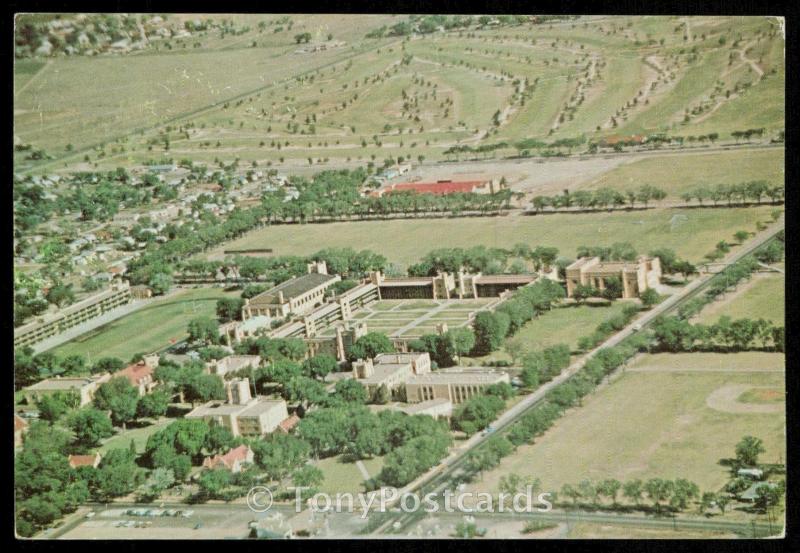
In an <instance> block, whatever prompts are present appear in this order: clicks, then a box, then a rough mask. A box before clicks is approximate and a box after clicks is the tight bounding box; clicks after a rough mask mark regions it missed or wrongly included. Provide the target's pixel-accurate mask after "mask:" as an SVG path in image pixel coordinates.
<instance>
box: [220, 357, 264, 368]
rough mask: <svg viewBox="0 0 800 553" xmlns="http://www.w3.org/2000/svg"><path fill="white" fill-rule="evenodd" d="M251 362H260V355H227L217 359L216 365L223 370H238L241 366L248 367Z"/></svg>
mask: <svg viewBox="0 0 800 553" xmlns="http://www.w3.org/2000/svg"><path fill="white" fill-rule="evenodd" d="M252 363H255V364H256V365H258V364H259V363H261V357H259V356H258V355H229V356H228V357H223V358H222V359H219V360H218V361H217V367H219V368H221V369H222V370H223V371H225V372H228V371H238V370H239V369H241V368H243V367H249V366H250V365H251V364H252Z"/></svg>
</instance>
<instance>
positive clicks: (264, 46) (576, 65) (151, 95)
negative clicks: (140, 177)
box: [14, 14, 785, 169]
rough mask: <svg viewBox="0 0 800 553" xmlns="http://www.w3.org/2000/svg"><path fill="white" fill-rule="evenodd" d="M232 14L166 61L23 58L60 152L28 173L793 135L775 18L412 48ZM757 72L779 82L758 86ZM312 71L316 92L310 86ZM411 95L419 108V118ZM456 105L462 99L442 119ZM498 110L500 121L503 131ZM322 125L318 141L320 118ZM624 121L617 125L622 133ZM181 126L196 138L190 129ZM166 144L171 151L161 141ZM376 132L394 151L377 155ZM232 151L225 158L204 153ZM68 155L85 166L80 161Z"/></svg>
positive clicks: (344, 23) (37, 120)
mask: <svg viewBox="0 0 800 553" xmlns="http://www.w3.org/2000/svg"><path fill="white" fill-rule="evenodd" d="M234 17H235V18H236V20H237V21H238V22H239V24H242V25H249V26H250V27H251V30H250V31H248V32H246V33H244V34H243V35H241V36H229V37H227V38H223V37H219V36H218V35H217V33H210V34H208V33H206V34H204V35H203V36H197V37H194V36H193V37H192V38H191V39H187V40H185V41H183V40H177V41H175V45H174V46H175V48H174V50H169V51H167V50H165V49H164V48H161V49H160V50H158V51H157V50H155V49H148V50H147V51H146V52H142V53H140V54H136V55H127V56H97V57H84V56H73V57H55V58H52V59H50V60H49V61H48V63H49V65H48V66H47V67H46V68H44V69H42V68H41V61H39V60H23V61H18V62H17V63H16V64H15V87H16V90H17V92H18V94H17V97H16V98H15V112H14V131H15V135H16V136H17V137H18V138H19V140H20V141H22V142H29V143H32V144H33V145H34V146H36V147H42V148H44V149H45V150H47V151H48V153H50V154H51V155H55V156H56V157H57V159H56V160H54V161H51V162H48V161H44V162H35V163H30V162H29V161H27V160H25V159H24V157H25V156H24V155H20V156H19V157H18V162H19V165H20V166H21V167H23V168H25V169H29V168H33V167H36V166H39V167H48V168H54V167H56V166H57V167H58V168H59V169H60V168H61V167H62V165H63V162H66V163H67V164H68V165H69V164H76V165H82V164H83V157H84V155H85V154H86V151H83V150H81V148H82V147H84V146H89V145H92V146H94V145H96V146H98V148H99V149H103V150H104V151H105V153H104V154H103V156H101V155H100V154H99V149H98V151H97V152H89V155H90V157H91V161H92V162H98V164H99V165H100V166H103V167H114V166H115V165H119V164H129V163H134V162H141V161H143V160H145V159H147V158H152V157H159V156H160V155H161V153H167V155H175V156H178V157H181V158H188V159H192V160H196V161H212V160H213V159H214V158H215V157H218V156H226V155H227V156H229V157H234V156H238V157H240V158H241V159H242V160H243V162H244V161H247V162H248V163H249V162H252V161H258V162H259V163H264V162H273V163H276V164H277V163H278V162H279V160H280V158H285V160H286V161H285V163H286V164H287V165H296V164H297V163H298V162H300V163H305V158H307V157H309V156H310V157H313V158H314V159H315V160H316V159H325V158H330V159H331V160H336V161H339V162H341V161H344V160H345V159H347V158H356V157H358V156H363V157H364V159H369V158H371V157H372V156H373V155H374V156H375V158H377V159H383V158H385V157H387V156H388V155H392V156H398V155H403V156H405V157H406V158H416V156H418V155H425V157H426V158H427V159H428V160H434V159H442V158H443V157H444V156H443V150H445V149H446V148H448V147H450V146H452V145H454V144H457V143H470V144H472V145H478V144H481V143H489V142H497V141H508V142H513V141H516V140H519V139H521V138H527V137H535V138H542V139H556V138H565V137H568V138H572V137H575V136H580V135H585V136H587V137H590V138H593V137H597V136H601V135H604V134H612V133H621V134H630V133H636V132H654V131H662V130H663V131H670V132H673V133H677V134H682V135H697V134H701V133H708V132H719V133H720V134H721V137H723V138H727V137H728V136H729V133H730V132H731V131H732V130H735V129H742V128H752V127H765V128H766V129H767V131H768V132H769V133H772V132H774V131H777V130H780V129H783V127H784V125H785V123H784V112H785V107H784V103H785V94H784V90H783V89H784V73H785V69H784V60H783V57H782V52H783V43H784V41H783V39H782V38H781V37H780V36H779V35H775V36H773V34H772V31H773V30H774V27H773V23H771V22H769V21H767V20H766V19H765V18H730V17H719V18H712V19H709V20H705V19H702V18H699V19H698V18H695V19H692V22H693V24H694V22H695V21H697V22H700V21H702V23H697V24H698V25H700V28H701V29H703V30H702V31H700V32H698V35H697V36H692V37H687V39H686V40H685V41H684V40H683V37H682V33H681V32H678V31H676V30H675V29H676V20H675V19H674V18H671V17H647V18H620V19H618V20H617V23H618V24H619V27H618V26H617V23H615V24H613V25H610V24H609V23H608V22H596V21H594V20H592V19H591V18H584V19H582V20H580V21H578V22H574V24H569V25H566V24H565V25H558V26H554V27H552V28H551V27H547V28H545V27H544V26H541V25H539V26H530V25H522V26H517V27H511V28H500V29H491V28H482V29H476V28H473V29H470V30H469V31H468V32H460V31H454V32H449V33H435V34H433V35H428V36H426V37H424V38H422V39H420V40H417V39H415V40H411V41H407V42H405V43H404V44H403V45H402V46H401V45H400V39H399V37H386V38H383V39H379V40H374V39H365V38H364V35H365V34H366V33H367V32H368V31H369V30H371V29H375V28H377V27H379V26H381V25H391V24H393V23H396V22H398V21H400V20H401V19H404V17H403V16H392V15H372V16H357V17H340V16H338V17H337V16H325V15H294V16H292V18H293V19H294V20H295V27H294V31H291V32H287V30H283V31H282V32H280V33H277V34H275V33H272V32H270V31H269V30H268V31H267V32H265V33H259V32H257V31H256V24H257V22H258V21H259V20H262V19H263V17H264V16H262V15H248V14H241V15H237V16H234ZM623 25H624V28H623ZM179 26H180V24H179ZM677 27H682V24H680V23H678V24H677ZM302 29H306V30H308V31H309V32H311V33H312V35H313V37H314V38H313V39H314V41H315V42H318V41H319V42H324V40H325V36H326V35H327V34H328V33H330V34H331V35H332V36H333V37H334V38H335V40H344V41H345V42H346V44H344V45H341V46H339V47H336V48H332V49H328V50H326V51H319V52H315V53H314V54H298V53H295V50H296V49H297V45H296V44H295V43H294V41H293V39H292V35H293V34H294V33H296V32H302V31H300V30H302ZM734 35H735V36H737V37H739V38H740V40H739V41H737V43H739V44H738V45H737V46H736V47H734V46H733V45H731V44H730V42H732V39H731V40H729V43H728V44H724V43H721V42H720V41H719V38H720V37H721V36H723V37H724V36H730V37H733V36H734ZM254 43H255V44H254ZM739 49H741V51H742V54H741V55H742V56H744V57H742V58H739V57H738V56H739V51H740V50H739ZM404 55H406V56H408V59H405V60H404V59H403V58H404ZM731 57H732V58H731ZM646 59H657V60H659V61H658V63H659V64H660V65H661V66H663V67H664V75H667V74H669V75H671V79H670V84H669V86H663V85H660V86H659V87H657V88H655V89H654V92H653V93H652V94H650V95H649V97H648V98H647V100H646V101H641V102H639V103H638V104H637V105H636V106H635V108H634V107H632V104H631V102H632V101H633V100H634V99H637V98H643V97H642V96H641V94H643V93H644V91H645V90H649V85H650V84H654V83H653V81H652V76H649V75H651V74H652V73H653V69H652V68H651V67H648V65H651V64H649V63H648V62H646V61H645V60H646ZM729 59H733V61H732V62H731V63H730V64H729ZM590 67H592V69H590ZM773 69H774V70H775V73H774V74H773V73H772V70H773ZM40 70H41V71H43V74H42V75H40V76H39V77H36V81H35V82H31V79H33V78H34V76H35V75H36V73H37V71H40ZM758 72H761V73H763V74H764V76H763V77H759V78H756V73H758ZM301 74H305V76H307V77H308V79H295V77H297V76H299V75H301ZM590 74H592V75H595V76H596V75H598V74H599V77H597V78H594V77H593V78H591V79H589V75H590ZM96 75H102V79H96V78H95V76H96ZM311 77H313V80H311ZM585 80H588V81H589V83H588V84H586V85H585V86H584V85H583V84H581V82H583V81H585ZM415 81H416V82H415ZM525 82H527V83H528V84H532V83H535V86H532V87H531V88H530V90H529V91H528V93H527V94H528V96H527V97H526V98H525V101H524V103H523V102H521V101H520V98H519V95H518V94H517V93H516V92H515V91H516V89H518V85H520V84H523V83H525ZM742 83H745V84H747V83H749V84H750V88H749V89H748V90H746V91H745V92H744V93H742V94H734V95H733V96H731V97H730V98H729V99H723V100H722V101H721V103H719V108H718V109H715V110H714V111H710V112H707V113H706V114H705V115H703V116H699V117H691V118H689V120H688V121H687V122H684V121H683V119H684V114H685V113H686V112H687V110H689V111H690V110H691V109H693V108H695V107H696V106H697V105H699V104H707V103H708V102H717V101H719V100H720V98H723V96H724V94H725V89H727V90H731V89H734V88H735V87H736V86H737V85H740V84H742ZM28 84H30V86H27V85H28ZM715 87H717V88H718V87H722V88H718V89H717V90H715ZM404 92H405V93H407V94H408V98H409V99H413V102H412V105H410V106H407V108H406V110H405V111H403V104H404V103H405V100H406V98H404V97H403V96H402V95H403V93H404ZM712 95H713V96H714V98H713V99H712ZM444 100H447V101H448V102H452V103H451V104H449V105H447V106H445V104H444ZM568 106H570V108H569V109H567V107H568ZM628 111H630V114H628ZM496 113H497V114H503V116H502V122H501V123H499V124H498V125H495V124H494V123H493V119H494V114H496ZM561 115H564V116H565V117H563V120H562V118H561ZM312 116H313V119H314V125H313V128H312V127H311V126H310V125H309V123H308V122H307V121H306V118H307V117H312ZM614 116H616V117H617V118H618V119H619V121H618V123H619V126H618V128H611V127H609V122H610V120H611V117H614ZM304 122H305V123H304ZM294 124H298V125H300V127H299V128H293V125H294ZM387 125H388V127H385V126H387ZM179 126H181V127H184V130H185V129H187V128H188V129H189V130H188V131H186V132H178V131H176V127H179ZM400 129H402V131H403V134H402V135H398V134H397V131H398V130H400ZM165 135H168V136H169V137H170V143H171V147H170V149H169V152H166V151H165V150H163V148H162V146H161V142H162V141H163V137H164V136H165ZM375 137H380V141H381V142H382V143H383V144H382V145H378V144H375ZM217 140H219V141H220V142H221V144H220V145H219V146H216V147H208V145H204V144H203V143H204V142H206V141H211V144H214V143H215V142H217ZM274 140H277V141H279V142H281V143H282V144H283V143H285V142H287V141H288V142H290V144H289V145H288V146H287V148H286V149H285V150H284V149H280V150H279V149H277V148H275V147H271V146H266V145H261V142H262V141H265V142H266V143H270V142H272V141H274ZM362 141H364V142H365V143H366V145H364V146H362ZM309 142H313V146H309V145H308V143H309ZM68 143H70V144H73V145H74V146H75V151H74V152H73V153H68V152H67V151H66V150H65V147H66V145H67V144H68ZM280 163H281V165H284V162H280Z"/></svg>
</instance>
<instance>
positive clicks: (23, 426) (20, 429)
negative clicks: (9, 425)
mask: <svg viewBox="0 0 800 553" xmlns="http://www.w3.org/2000/svg"><path fill="white" fill-rule="evenodd" d="M28 426H30V425H29V424H28V421H26V420H25V419H23V418H22V417H20V416H19V415H17V414H14V447H20V446H21V445H22V435H23V434H25V432H27V431H28Z"/></svg>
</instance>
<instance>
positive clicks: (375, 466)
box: [314, 455, 383, 494]
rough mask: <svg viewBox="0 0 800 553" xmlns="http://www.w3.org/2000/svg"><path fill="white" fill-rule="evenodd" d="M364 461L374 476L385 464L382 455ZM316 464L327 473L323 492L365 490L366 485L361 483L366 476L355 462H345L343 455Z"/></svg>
mask: <svg viewBox="0 0 800 553" xmlns="http://www.w3.org/2000/svg"><path fill="white" fill-rule="evenodd" d="M362 462H363V463H364V466H365V467H366V469H367V472H368V473H369V474H370V476H372V477H374V476H376V475H377V474H378V473H379V472H380V470H381V467H382V466H383V458H382V457H375V458H373V459H366V460H364V461H362ZM314 464H315V465H316V466H317V467H319V469H320V470H322V472H323V474H324V475H325V480H324V481H323V483H322V485H321V486H320V487H319V490H320V491H321V492H324V493H328V494H336V493H345V492H350V493H358V492H364V487H363V486H362V485H361V484H362V483H363V482H364V477H363V476H362V475H361V471H359V470H358V467H357V466H356V464H355V463H346V462H343V461H342V456H341V455H337V456H335V457H328V458H327V459H320V460H319V461H317V462H316V463H314Z"/></svg>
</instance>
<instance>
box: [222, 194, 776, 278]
mask: <svg viewBox="0 0 800 553" xmlns="http://www.w3.org/2000/svg"><path fill="white" fill-rule="evenodd" d="M771 209H772V208H770V207H767V206H763V207H752V208H733V209H727V208H724V209H723V208H720V209H712V208H704V209H680V210H673V209H652V210H648V211H638V212H623V213H620V212H616V213H608V212H603V213H589V214H581V215H578V214H556V215H539V216H508V217H481V218H454V219H426V220H425V221H424V222H420V221H414V220H411V219H405V220H390V221H360V222H359V221H352V222H343V223H328V224H308V225H276V226H272V227H266V228H263V229H259V230H256V231H253V232H250V233H248V234H247V235H245V236H243V237H242V238H239V239H237V240H234V241H232V242H230V243H227V244H224V245H221V246H219V247H217V248H216V249H214V250H213V252H212V255H215V256H217V257H218V256H221V255H222V250H224V249H229V248H253V247H271V248H273V249H274V252H275V255H290V254H291V255H307V254H311V253H314V252H316V251H319V250H320V249H322V248H328V247H354V248H358V249H369V250H373V251H375V252H378V253H381V254H383V255H385V256H386V257H387V258H388V259H389V260H390V261H392V262H395V263H400V264H405V265H408V264H411V263H416V262H417V261H419V259H420V258H422V257H423V256H424V255H425V254H426V253H427V251H428V250H431V249H435V248H441V247H456V246H458V247H465V248H466V247H470V246H476V245H481V244H482V245H485V246H495V247H500V248H507V247H509V246H510V245H512V244H514V243H516V242H526V243H528V244H530V245H532V246H536V245H547V246H555V247H557V248H559V250H560V252H561V255H564V256H574V255H575V250H576V249H577V248H578V247H579V246H582V245H597V246H600V245H610V244H613V243H614V242H621V241H628V242H631V243H632V244H633V246H634V247H635V248H637V249H638V250H639V251H641V252H647V251H649V250H651V249H654V248H658V247H665V248H672V249H674V250H675V252H676V253H677V254H678V255H679V256H680V257H685V258H688V259H689V260H690V261H695V262H697V261H700V260H701V259H702V257H703V255H705V254H706V253H708V252H709V251H710V250H712V249H713V247H714V244H716V243H717V242H718V241H719V240H720V236H725V237H727V236H731V235H733V233H734V232H736V231H737V230H739V229H746V230H751V231H752V230H755V221H757V220H768V219H769V213H770V211H771ZM425 244H428V246H427V247H426V246H425Z"/></svg>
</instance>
